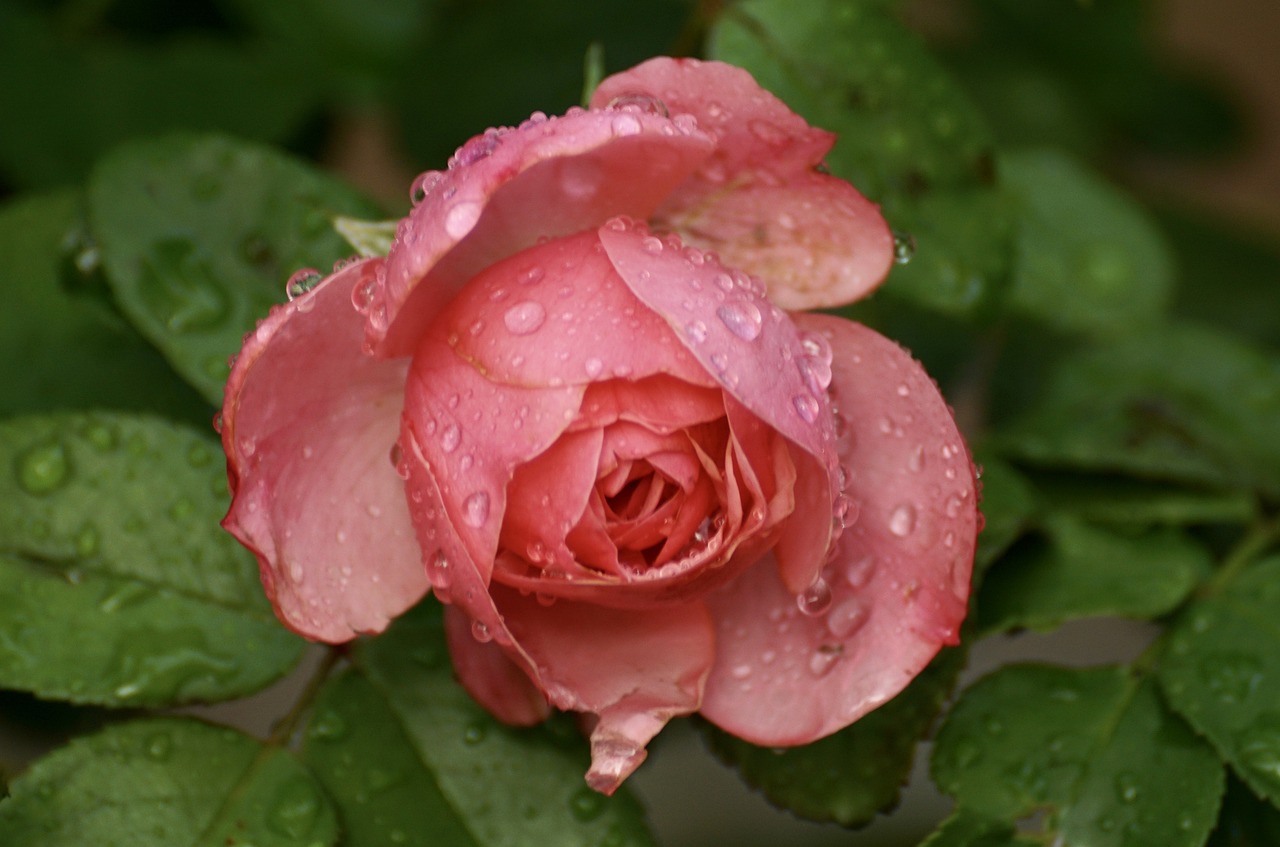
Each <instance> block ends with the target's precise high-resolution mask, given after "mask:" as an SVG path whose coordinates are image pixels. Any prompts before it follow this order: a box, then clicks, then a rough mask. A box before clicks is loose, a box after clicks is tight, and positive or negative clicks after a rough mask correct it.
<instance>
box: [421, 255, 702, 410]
mask: <svg viewBox="0 0 1280 847" xmlns="http://www.w3.org/2000/svg"><path fill="white" fill-rule="evenodd" d="M442 321H443V323H444V324H445V325H446V326H447V330H441V332H442V333H446V332H447V336H448V339H449V342H450V344H451V345H453V346H454V348H455V349H456V350H457V352H458V355H459V356H462V357H463V358H465V359H467V360H468V361H470V362H472V363H473V365H474V367H475V368H476V369H478V370H480V371H482V372H483V373H485V374H486V375H487V376H488V377H489V378H491V379H494V380H497V381H499V382H504V383H508V384H511V385H524V386H529V387H537V386H559V385H583V384H587V383H592V382H597V381H600V380H606V379H611V378H615V377H617V378H625V379H630V380H638V379H642V378H644V377H647V376H653V375H656V374H668V375H671V376H675V377H677V378H679V379H681V380H684V381H685V382H689V383H692V384H699V385H705V386H711V385H714V384H715V383H714V382H713V381H712V380H711V378H710V377H709V376H708V375H707V373H706V371H704V370H703V368H702V366H701V365H699V364H698V363H697V362H696V361H695V360H694V359H693V357H691V356H690V355H689V353H688V351H686V350H685V349H684V348H683V347H682V346H681V345H680V344H679V342H677V341H676V339H675V337H674V336H673V335H672V334H671V330H670V329H668V327H667V325H666V322H665V321H663V320H662V319H661V318H660V317H658V316H657V315H655V314H654V313H653V312H652V311H650V310H649V309H648V308H647V307H646V306H645V305H644V304H643V303H641V302H640V301H639V300H637V299H636V297H635V295H634V294H632V293H631V290H630V289H629V288H628V287H627V286H626V285H625V284H623V282H622V281H621V280H620V279H618V274H617V271H615V270H614V268H613V264H612V263H611V262H610V261H609V257H608V256H606V255H605V254H604V251H603V249H602V248H601V246H600V241H599V239H598V238H597V236H596V233H595V232H594V231H587V232H582V233H579V234H577V235H573V236H569V237H566V238H561V239H558V240H555V241H550V242H547V243H545V244H539V245H537V246H535V247H531V248H529V249H528V250H525V251H524V252H522V253H520V254H519V255H517V256H513V257H511V258H510V259H507V260H506V261H504V262H499V263H498V264H496V265H493V266H491V267H489V268H486V269H485V270H484V271H483V272H482V273H480V274H479V275H478V276H477V277H476V278H475V279H473V280H472V281H471V282H469V283H468V284H467V286H466V287H465V288H464V289H463V290H462V291H461V292H460V293H459V294H458V296H457V297H456V298H455V299H454V301H453V302H452V303H450V304H449V305H448V307H447V308H446V309H445V311H444V314H443V316H442Z"/></svg>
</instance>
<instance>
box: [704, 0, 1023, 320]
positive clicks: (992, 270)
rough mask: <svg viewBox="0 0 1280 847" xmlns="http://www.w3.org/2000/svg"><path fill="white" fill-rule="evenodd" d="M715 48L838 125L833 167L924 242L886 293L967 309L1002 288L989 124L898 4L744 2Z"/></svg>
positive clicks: (1003, 213) (820, 121)
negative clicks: (904, 20) (893, 8)
mask: <svg viewBox="0 0 1280 847" xmlns="http://www.w3.org/2000/svg"><path fill="white" fill-rule="evenodd" d="M710 52H711V53H712V55H713V56H714V57H715V58H718V59H723V60H725V61H728V62H732V63H733V64H736V65H740V66H742V67H745V68H746V69H747V70H749V71H751V73H752V74H753V75H754V76H755V78H756V79H757V80H758V81H759V82H760V84H761V85H762V86H764V87H765V88H766V89H768V90H769V91H771V92H773V93H774V94H776V95H777V96H778V97H780V98H781V99H782V100H783V101H785V102H786V103H787V105H788V106H790V107H791V108H792V109H795V110H796V111H797V112H799V113H800V114H801V115H803V116H804V117H805V118H806V119H807V120H808V121H809V122H810V123H811V124H813V125H814V126H820V127H823V128H824V129H828V130H832V131H834V132H835V133H837V134H838V135H839V136H840V141H839V144H837V145H836V147H835V149H833V150H832V151H831V153H830V155H829V156H828V157H827V162H828V164H829V166H830V167H831V170H832V172H833V173H835V174H836V175H837V176H840V177H843V178H845V179H848V180H850V181H851V182H852V183H853V184H854V185H855V186H856V187H857V188H858V190H859V191H861V192H863V193H864V194H866V195H867V196H868V197H870V198H871V199H872V200H874V201H875V202H877V203H880V204H881V205H882V207H883V211H884V214H885V217H886V218H887V219H888V220H889V222H890V224H891V225H892V226H893V227H894V229H896V230H898V231H900V232H902V233H903V235H904V243H905V237H906V236H907V235H909V236H910V237H911V238H912V239H913V240H914V241H915V243H916V248H917V249H916V250H915V251H914V254H913V255H911V256H910V257H909V258H910V261H909V262H908V263H905V264H902V265H899V266H898V267H897V268H895V269H894V271H893V273H892V274H891V276H890V278H889V282H888V284H887V285H886V287H885V289H884V290H885V292H886V293H889V294H894V295H897V296H901V297H903V298H904V299H909V300H911V301H912V302H916V303H920V304H923V305H927V306H929V307H931V308H935V309H941V310H945V311H949V312H953V313H961V314H967V313H970V312H972V311H974V310H975V309H977V308H979V307H980V306H982V305H983V304H985V303H986V302H987V301H989V300H990V299H991V298H993V297H994V296H996V295H997V294H998V293H999V291H998V289H999V288H1000V284H1001V281H1002V280H1003V278H1004V276H1005V274H1006V273H1007V269H1008V263H1009V258H1010V254H1011V249H1010V241H1009V238H1010V233H1011V228H1010V207H1009V203H1008V201H1007V198H1006V197H1005V196H1004V195H1003V194H1001V193H1000V192H999V191H997V190H996V188H995V185H994V182H995V178H994V169H993V167H992V164H991V161H992V160H991V145H992V140H991V137H990V134H989V132H988V130H987V128H986V126H985V125H984V122H983V119H982V117H981V115H980V114H979V113H978V111H977V110H976V109H974V108H973V106H972V105H971V104H970V103H969V102H968V99H967V97H966V95H965V94H964V92H963V91H961V90H960V88H959V87H958V86H957V85H956V84H955V82H954V81H953V80H952V79H951V77H950V76H949V75H948V74H947V73H946V71H945V70H944V69H943V68H942V67H941V66H940V65H939V64H938V63H937V61H936V60H935V59H934V58H933V57H932V56H931V55H930V54H929V52H928V51H927V50H926V49H925V48H924V46H923V45H922V44H921V43H920V42H919V41H918V40H917V39H916V38H915V36H914V35H912V34H911V33H910V32H909V31H908V30H907V29H906V28H905V27H903V26H902V25H901V24H900V23H899V22H898V21H896V20H895V19H894V18H893V16H892V14H891V12H890V11H889V10H887V9H886V8H884V6H883V5H877V4H868V3H865V2H861V0H811V2H805V3H802V4H796V3H793V2H789V0H749V2H742V3H736V4H734V5H733V6H732V8H731V9H729V10H728V11H726V12H725V13H724V14H722V15H721V16H720V17H719V19H718V21H717V23H716V25H715V27H714V28H713V31H712V38H711V45H710ZM904 254H905V251H904ZM904 258H907V257H906V256H905V255H904Z"/></svg>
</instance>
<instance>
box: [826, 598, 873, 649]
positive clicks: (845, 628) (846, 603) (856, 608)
mask: <svg viewBox="0 0 1280 847" xmlns="http://www.w3.org/2000/svg"><path fill="white" fill-rule="evenodd" d="M867 617H868V615H867V607H866V606H865V605H864V604H863V602H862V600H860V599H858V598H857V597H850V598H849V599H847V600H842V601H840V602H839V603H837V604H836V605H835V606H834V607H832V609H831V611H830V613H828V614H827V629H828V630H829V631H830V632H831V634H832V635H834V636H835V637H836V638H839V639H841V640H844V639H846V638H848V637H849V636H851V635H853V634H854V633H855V632H857V631H858V630H860V629H862V627H863V626H864V625H865V624H866V623H867Z"/></svg>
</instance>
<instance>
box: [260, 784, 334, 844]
mask: <svg viewBox="0 0 1280 847" xmlns="http://www.w3.org/2000/svg"><path fill="white" fill-rule="evenodd" d="M320 810H321V804H320V796H319V794H317V793H316V789H315V786H313V785H312V784H311V781H310V780H307V779H301V778H299V779H296V780H291V781H289V782H286V783H284V784H283V785H281V786H280V787H279V788H278V789H277V790H276V792H275V796H274V797H273V798H272V801H271V804H270V806H269V811H268V812H267V828H268V829H270V830H271V831H273V832H275V833H276V834H277V835H282V836H285V837H286V838H290V839H294V840H299V839H302V838H303V837H305V836H307V835H308V834H310V833H311V830H312V828H313V826H314V825H315V822H316V818H317V817H318V816H319V814H320Z"/></svg>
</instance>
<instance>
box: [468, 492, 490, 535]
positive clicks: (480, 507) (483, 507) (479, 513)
mask: <svg viewBox="0 0 1280 847" xmlns="http://www.w3.org/2000/svg"><path fill="white" fill-rule="evenodd" d="M462 519H463V520H464V521H465V522H466V523H467V525H468V526H473V527H475V528H477V529H479V528H480V527H482V526H484V523H485V521H487V520H489V494H488V492H485V491H477V492H475V493H474V494H472V495H471V496H470V497H468V498H467V499H466V500H464V501H462Z"/></svg>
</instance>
